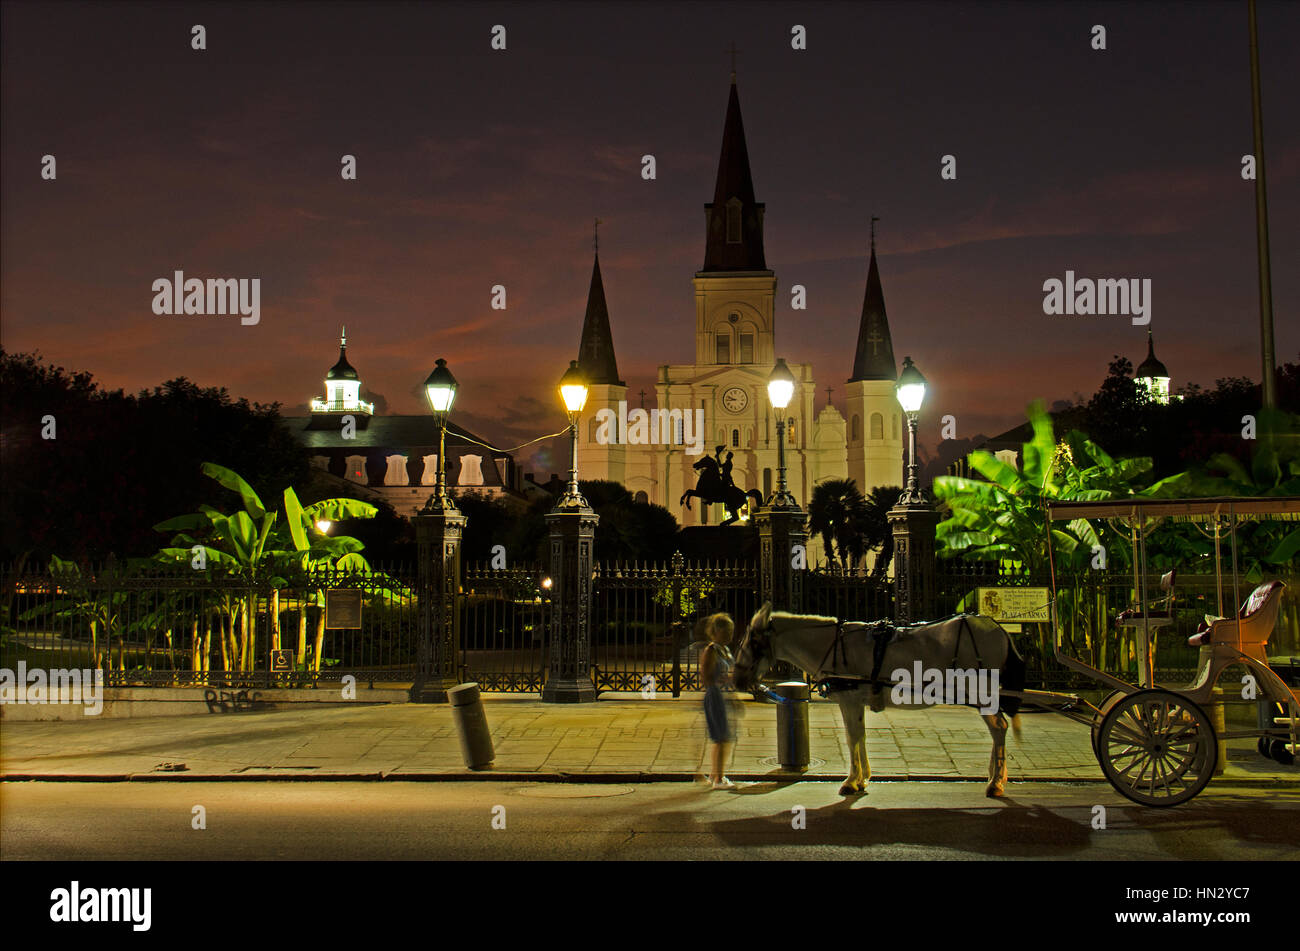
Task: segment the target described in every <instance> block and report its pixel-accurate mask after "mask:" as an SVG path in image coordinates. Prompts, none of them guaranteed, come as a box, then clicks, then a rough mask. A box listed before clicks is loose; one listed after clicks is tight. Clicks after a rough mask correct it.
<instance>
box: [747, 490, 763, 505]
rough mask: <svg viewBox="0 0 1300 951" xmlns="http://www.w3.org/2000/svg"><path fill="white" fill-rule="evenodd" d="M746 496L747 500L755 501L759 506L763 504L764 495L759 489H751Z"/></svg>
mask: <svg viewBox="0 0 1300 951" xmlns="http://www.w3.org/2000/svg"><path fill="white" fill-rule="evenodd" d="M745 496H746V497H747V498H751V499H753V500H754V501H755V502H757V503H758V504H759V505H762V504H763V493H762V492H759V491H758V489H750V490H749V491H748V492H746V493H745Z"/></svg>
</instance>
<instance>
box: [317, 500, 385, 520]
mask: <svg viewBox="0 0 1300 951" xmlns="http://www.w3.org/2000/svg"><path fill="white" fill-rule="evenodd" d="M302 512H303V515H304V516H306V518H307V519H308V520H309V521H310V522H311V524H313V525H315V524H316V523H317V522H319V521H321V520H322V519H324V520H325V521H327V522H341V521H344V520H345V519H349V518H374V517H375V516H376V515H377V514H378V513H379V509H378V508H377V507H376V506H374V505H371V504H370V503H369V502H359V501H357V500H356V499H325V500H324V501H321V502H314V503H312V504H311V505H308V506H306V507H305V508H304V509H303V510H302Z"/></svg>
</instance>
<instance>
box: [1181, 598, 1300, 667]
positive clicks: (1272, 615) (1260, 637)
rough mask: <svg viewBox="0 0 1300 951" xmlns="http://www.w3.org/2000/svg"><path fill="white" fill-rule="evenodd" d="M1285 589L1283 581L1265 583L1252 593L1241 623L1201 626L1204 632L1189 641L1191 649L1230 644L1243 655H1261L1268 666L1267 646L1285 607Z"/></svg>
mask: <svg viewBox="0 0 1300 951" xmlns="http://www.w3.org/2000/svg"><path fill="white" fill-rule="evenodd" d="M1285 587H1286V584H1285V582H1282V581H1266V582H1264V583H1263V584H1261V585H1260V586H1259V587H1257V588H1256V589H1255V590H1254V591H1252V592H1251V593H1250V597H1248V598H1247V599H1246V603H1245V604H1243V605H1242V606H1241V620H1240V621H1238V620H1235V619H1233V618H1217V619H1215V620H1213V621H1211V620H1210V619H1209V618H1207V619H1206V623H1204V624H1202V625H1201V629H1200V630H1198V631H1197V632H1196V633H1195V634H1193V635H1192V636H1191V637H1189V638H1188V639H1187V643H1188V644H1189V645H1190V646H1192V647H1204V646H1206V645H1207V644H1231V645H1232V646H1233V647H1236V648H1237V649H1238V650H1240V651H1241V652H1242V653H1244V654H1249V655H1251V656H1256V655H1258V657H1257V659H1258V660H1260V661H1261V662H1262V663H1267V661H1266V660H1265V655H1264V646H1265V645H1266V644H1267V643H1268V639H1269V636H1270V635H1271V634H1272V633H1273V625H1274V624H1275V623H1276V622H1277V612H1278V609H1279V608H1280V607H1281V605H1282V590H1283V589H1284V588H1285Z"/></svg>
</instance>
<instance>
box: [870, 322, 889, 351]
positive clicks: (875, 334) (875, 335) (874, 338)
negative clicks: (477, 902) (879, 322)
mask: <svg viewBox="0 0 1300 951" xmlns="http://www.w3.org/2000/svg"><path fill="white" fill-rule="evenodd" d="M884 341H885V338H884V337H882V336H881V335H880V328H879V327H877V326H876V322H875V321H874V320H873V321H872V322H871V331H870V332H869V333H868V334H867V343H869V344H871V355H872V356H873V357H874V356H877V355H878V354H879V353H880V345H881V344H882V343H884Z"/></svg>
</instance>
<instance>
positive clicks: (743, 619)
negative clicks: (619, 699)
mask: <svg viewBox="0 0 1300 951" xmlns="http://www.w3.org/2000/svg"><path fill="white" fill-rule="evenodd" d="M758 607H759V605H758V565H757V564H756V563H754V562H750V561H735V562H732V561H721V562H709V561H691V562H688V561H686V559H685V558H684V557H683V556H682V555H681V554H680V553H679V554H677V555H674V556H673V558H672V561H671V562H670V563H669V564H667V565H664V564H646V563H641V562H625V563H616V562H603V563H599V564H597V565H596V570H595V577H594V579H593V584H592V616H591V639H592V659H593V662H594V671H593V676H594V679H595V683H596V689H597V690H598V691H601V690H610V691H641V692H645V693H649V691H650V690H651V689H653V690H655V691H664V690H669V691H671V692H672V695H673V696H674V697H676V696H680V694H681V692H682V691H683V690H699V689H700V676H699V650H698V646H692V645H698V644H699V643H700V642H701V641H703V640H704V638H705V635H704V621H705V619H706V618H708V617H709V615H711V614H716V613H719V612H725V613H727V614H729V615H731V617H732V619H733V620H734V621H735V624H736V627H737V628H738V629H739V630H743V629H744V626H745V625H746V624H747V623H748V622H749V618H750V617H751V616H753V614H754V613H755V612H756V611H757V610H758Z"/></svg>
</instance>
